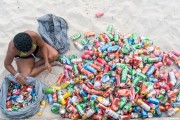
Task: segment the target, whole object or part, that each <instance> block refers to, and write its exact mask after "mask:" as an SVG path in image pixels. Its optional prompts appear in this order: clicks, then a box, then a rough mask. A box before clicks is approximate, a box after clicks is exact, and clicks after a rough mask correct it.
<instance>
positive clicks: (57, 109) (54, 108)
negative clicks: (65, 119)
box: [51, 106, 60, 114]
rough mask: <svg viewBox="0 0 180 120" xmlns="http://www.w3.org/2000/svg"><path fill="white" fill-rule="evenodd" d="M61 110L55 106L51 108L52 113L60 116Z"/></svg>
mask: <svg viewBox="0 0 180 120" xmlns="http://www.w3.org/2000/svg"><path fill="white" fill-rule="evenodd" d="M59 110H60V109H59V107H54V106H53V107H52V108H51V112H53V113H54V114H59Z"/></svg>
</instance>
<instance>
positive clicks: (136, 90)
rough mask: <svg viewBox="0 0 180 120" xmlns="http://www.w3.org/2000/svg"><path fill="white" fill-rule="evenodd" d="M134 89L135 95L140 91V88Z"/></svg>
mask: <svg viewBox="0 0 180 120" xmlns="http://www.w3.org/2000/svg"><path fill="white" fill-rule="evenodd" d="M134 89H135V94H137V93H138V92H139V91H140V87H139V86H135V87H134Z"/></svg>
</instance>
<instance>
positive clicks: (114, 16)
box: [0, 0, 180, 120]
mask: <svg viewBox="0 0 180 120" xmlns="http://www.w3.org/2000/svg"><path fill="white" fill-rule="evenodd" d="M90 1H91V2H90ZM179 5H180V1H179V0H0V9H1V10H0V38H1V40H0V68H1V69H0V78H1V79H0V84H1V83H2V80H3V78H4V76H6V75H7V74H9V73H8V71H7V70H5V68H4V65H3V62H4V58H5V55H6V51H7V47H8V43H9V41H10V40H11V39H12V38H13V37H14V35H15V34H17V33H18V32H21V31H25V30H33V31H36V32H37V28H38V23H37V18H38V17H41V16H43V15H45V14H47V13H52V14H55V15H57V16H60V17H63V18H64V19H65V20H67V22H68V25H69V31H68V35H69V36H70V35H72V34H74V33H76V32H81V33H84V32H87V31H95V32H97V33H100V32H104V31H105V30H106V28H107V26H108V24H113V25H114V28H115V29H116V30H119V32H120V33H122V34H128V33H137V34H138V35H140V36H145V35H148V36H149V37H150V38H151V39H153V41H154V44H156V45H158V46H160V47H161V48H162V50H166V51H167V50H172V49H176V50H180V42H179V38H180V30H179V28H180V6H179ZM99 10H101V11H104V16H102V17H101V18H96V17H95V13H96V12H97V11H99ZM74 52H75V53H77V54H79V55H80V52H78V50H77V49H76V48H75V47H74V46H73V45H71V47H70V51H69V52H68V53H74ZM68 53H67V54H68ZM61 72H62V68H60V67H54V68H53V71H52V72H51V73H49V74H48V72H47V71H44V72H42V73H41V74H40V75H39V76H38V78H40V79H41V80H42V81H45V82H46V83H47V84H48V85H51V84H53V83H55V81H56V80H57V78H58V77H59V75H60V73H61ZM50 107H51V106H48V107H47V108H46V109H45V112H44V114H43V116H42V117H38V116H34V117H32V119H35V118H37V119H44V118H45V119H51V118H58V117H59V115H54V114H53V113H51V112H50ZM178 114H179V113H178ZM178 116H179V117H180V114H179V115H178ZM178 116H177V115H176V117H178ZM0 118H1V119H2V118H4V117H3V115H2V114H0ZM161 119H162V118H161ZM168 119H169V118H167V120H168ZM172 119H173V118H172ZM177 119H180V118H176V119H175V118H174V120H177ZM164 120H165V119H164Z"/></svg>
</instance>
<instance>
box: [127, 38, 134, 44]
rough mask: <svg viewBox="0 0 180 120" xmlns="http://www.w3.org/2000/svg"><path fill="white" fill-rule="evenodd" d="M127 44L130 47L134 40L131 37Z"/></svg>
mask: <svg viewBox="0 0 180 120" xmlns="http://www.w3.org/2000/svg"><path fill="white" fill-rule="evenodd" d="M128 43H129V44H131V45H132V44H133V43H134V39H133V38H132V37H130V38H128Z"/></svg>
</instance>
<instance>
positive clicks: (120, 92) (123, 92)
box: [116, 89, 131, 97]
mask: <svg viewBox="0 0 180 120" xmlns="http://www.w3.org/2000/svg"><path fill="white" fill-rule="evenodd" d="M116 93H117V94H118V95H120V96H126V97H129V96H130V95H131V91H130V90H128V89H118V90H117V91H116Z"/></svg>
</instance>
